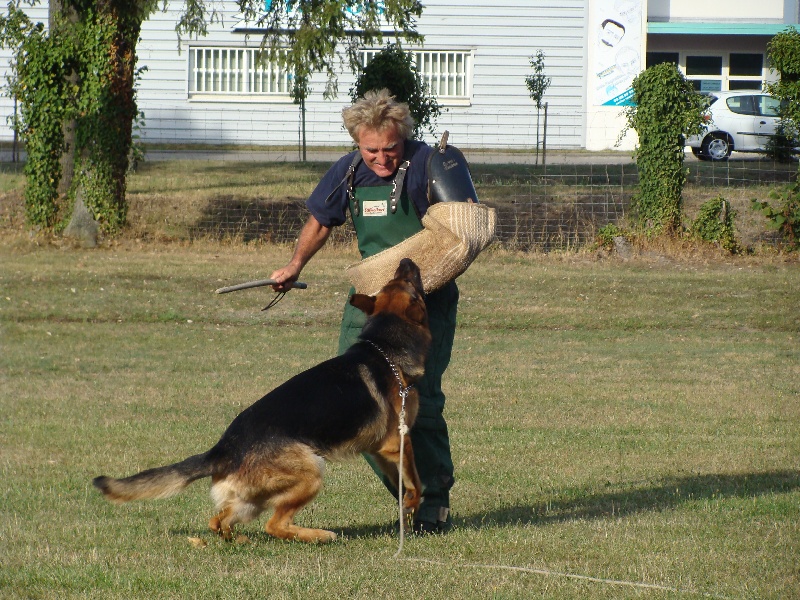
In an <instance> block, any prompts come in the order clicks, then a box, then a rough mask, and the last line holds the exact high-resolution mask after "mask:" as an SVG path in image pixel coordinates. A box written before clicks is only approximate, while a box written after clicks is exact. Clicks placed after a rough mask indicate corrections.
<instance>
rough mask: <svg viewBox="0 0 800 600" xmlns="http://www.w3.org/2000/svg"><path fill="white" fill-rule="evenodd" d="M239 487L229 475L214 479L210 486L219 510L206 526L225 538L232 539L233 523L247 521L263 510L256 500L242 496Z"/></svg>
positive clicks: (238, 483)
mask: <svg viewBox="0 0 800 600" xmlns="http://www.w3.org/2000/svg"><path fill="white" fill-rule="evenodd" d="M241 488H242V486H241V482H239V481H237V480H236V479H235V478H231V477H228V478H221V479H219V480H215V481H213V483H212V486H211V496H212V497H213V498H214V500H215V502H216V505H217V510H219V512H218V513H217V514H216V515H214V516H213V517H211V520H210V521H209V522H208V527H209V528H210V529H211V531H213V532H215V533H218V534H219V535H220V536H221V537H222V538H223V539H225V540H231V539H233V527H234V525H236V524H237V523H249V522H250V521H252V520H253V519H255V518H256V517H258V515H259V514H261V512H262V510H263V506H261V505H260V504H259V503H258V502H253V501H251V500H249V499H246V498H242V497H241V492H242V489H241Z"/></svg>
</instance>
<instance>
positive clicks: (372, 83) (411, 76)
mask: <svg viewBox="0 0 800 600" xmlns="http://www.w3.org/2000/svg"><path fill="white" fill-rule="evenodd" d="M383 88H386V89H388V90H389V91H390V92H391V93H392V95H393V96H394V97H395V99H396V100H397V101H398V102H405V103H406V104H408V108H409V110H410V111H411V116H412V117H414V123H415V127H414V137H415V138H420V137H421V136H422V134H423V132H424V131H428V132H429V133H431V134H433V135H436V119H438V118H439V116H440V115H441V114H442V109H441V107H440V106H439V103H438V102H437V101H436V98H435V97H434V96H433V94H432V93H431V90H430V87H429V86H428V84H427V83H425V82H424V81H423V80H422V77H420V75H419V73H417V68H416V65H415V63H414V57H413V56H412V55H411V54H410V53H408V52H406V51H405V50H403V48H402V47H401V46H399V45H398V44H389V45H387V46H386V47H385V48H384V49H383V50H381V51H380V52H378V53H377V54H376V55H375V56H374V57H373V59H372V60H371V61H370V62H369V64H368V65H367V66H366V67H364V70H363V71H362V72H361V73H360V74H359V75H358V78H357V79H356V84H355V86H354V87H352V88H350V97H351V99H352V100H353V102H355V101H356V100H357V99H358V98H361V97H362V96H363V95H364V94H365V93H367V92H369V91H370V90H381V89H383Z"/></svg>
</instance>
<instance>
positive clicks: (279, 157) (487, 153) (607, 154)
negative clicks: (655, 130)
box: [0, 148, 763, 165]
mask: <svg viewBox="0 0 800 600" xmlns="http://www.w3.org/2000/svg"><path fill="white" fill-rule="evenodd" d="M461 151H462V152H463V153H464V155H465V156H466V157H467V160H468V161H469V162H470V163H475V164H521V165H541V164H544V163H546V164H548V165H568V164H582V165H587V164H588V165H620V164H633V163H634V162H635V160H634V158H633V151H632V150H625V151H600V152H590V151H588V150H548V151H547V153H546V154H544V153H542V152H539V155H538V156H537V155H536V153H535V152H533V151H531V152H523V151H513V152H509V151H503V150H487V149H470V148H461ZM346 152H347V149H344V148H332V149H320V148H313V149H309V150H307V151H306V160H308V161H314V162H330V163H332V162H334V161H336V160H337V159H339V158H340V157H341V156H342V155H343V154H345V153H346ZM176 159H178V160H209V161H220V160H221V161H231V162H298V161H300V160H301V155H300V151H299V150H298V149H297V148H290V149H286V148H283V149H278V150H269V149H259V150H237V149H230V148H225V149H219V150H215V149H210V148H203V149H202V150H188V149H181V150H173V149H163V150H162V149H157V150H148V151H147V152H146V153H145V160H146V161H154V162H155V161H162V160H176ZM760 159H763V156H761V155H760V154H739V153H736V154H734V155H733V157H731V160H730V161H729V162H749V161H756V160H760ZM12 160H13V157H12V153H11V150H10V149H5V148H4V149H0V162H2V163H9V162H12ZM20 160H21V161H24V160H25V153H24V152H21V153H20ZM686 160H687V162H697V159H696V158H695V157H694V156H693V155H692V153H691V152H687V153H686Z"/></svg>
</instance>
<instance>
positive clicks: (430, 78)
mask: <svg viewBox="0 0 800 600" xmlns="http://www.w3.org/2000/svg"><path fill="white" fill-rule="evenodd" d="M379 52H380V49H368V50H362V51H361V64H362V66H366V65H367V64H368V63H369V61H370V60H372V58H373V57H374V56H375V55H376V54H378V53H379ZM409 53H411V54H413V55H414V62H415V64H416V68H417V73H419V75H420V77H421V78H422V80H423V81H424V82H425V83H427V84H428V86H429V87H430V90H431V93H432V94H433V96H434V97H435V98H436V100H437V102H439V103H440V104H441V105H442V106H469V105H470V104H471V102H472V69H473V64H474V60H473V58H474V57H473V50H471V49H470V50H455V49H447V50H445V49H425V50H409Z"/></svg>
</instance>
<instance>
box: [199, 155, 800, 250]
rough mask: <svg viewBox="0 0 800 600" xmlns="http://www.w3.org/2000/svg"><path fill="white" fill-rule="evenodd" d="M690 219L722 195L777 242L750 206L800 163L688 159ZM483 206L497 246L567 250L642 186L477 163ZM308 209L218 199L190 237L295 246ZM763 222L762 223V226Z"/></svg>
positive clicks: (615, 217)
mask: <svg viewBox="0 0 800 600" xmlns="http://www.w3.org/2000/svg"><path fill="white" fill-rule="evenodd" d="M687 170H688V181H687V185H686V187H685V188H684V208H685V211H686V213H687V218H691V217H692V215H693V214H694V213H696V211H697V209H698V208H699V206H700V205H701V204H702V203H703V202H704V201H706V200H709V199H711V198H715V197H718V196H723V197H725V198H726V199H728V200H729V202H730V203H731V206H733V208H734V209H735V210H736V211H737V212H738V214H739V215H740V221H741V226H740V230H741V233H742V234H743V235H744V236H745V237H746V239H745V240H744V241H745V243H751V242H756V241H759V242H767V243H772V242H774V241H775V236H774V235H773V234H771V233H770V232H767V231H766V229H765V225H766V224H765V223H763V222H761V221H759V220H758V218H757V216H756V215H751V213H752V211H751V210H750V206H749V205H750V201H751V200H752V199H754V198H756V199H762V200H763V199H767V198H768V195H769V192H770V191H771V190H774V189H776V188H778V187H780V186H782V185H785V184H786V183H788V182H790V181H793V180H794V179H795V177H796V174H797V166H796V165H794V164H781V163H774V162H771V161H764V160H754V159H744V160H738V161H735V160H731V161H727V162H724V163H704V162H700V161H696V160H687ZM473 178H474V180H475V187H476V190H477V191H478V195H479V198H480V201H481V202H483V203H485V204H487V205H489V206H492V207H493V208H495V209H496V210H497V217H498V227H497V236H498V241H499V242H500V243H501V244H502V245H504V246H505V247H508V248H513V249H520V250H537V251H544V252H547V251H552V250H567V249H572V248H576V247H580V246H582V245H585V244H587V243H591V242H592V241H593V240H594V239H596V237H597V233H598V230H599V229H600V228H601V227H603V226H605V225H607V224H610V223H613V224H617V225H620V224H624V222H625V219H626V217H627V216H628V215H629V214H630V212H631V206H632V202H633V201H634V196H635V194H636V193H637V191H638V186H639V171H638V169H637V167H636V164H634V163H625V164H610V165H601V164H572V163H569V164H568V163H557V164H550V165H473ZM307 214H308V213H307V211H306V209H305V206H304V200H303V199H302V198H290V199H268V198H256V199H241V198H235V197H232V196H219V197H216V198H214V199H213V200H212V201H211V202H210V203H209V204H208V206H207V207H206V208H205V209H204V211H203V215H202V217H201V218H199V219H198V220H196V222H195V223H193V224H192V226H191V227H190V234H191V236H192V237H208V236H211V237H215V238H233V237H236V238H241V239H243V240H245V241H250V240H254V239H259V240H264V241H273V242H289V243H291V242H293V241H294V240H295V239H296V238H297V235H298V234H299V231H300V229H301V228H302V225H303V223H304V222H305V219H306V218H307ZM762 221H763V220H762ZM353 240H354V232H353V229H352V226H351V224H350V223H349V221H348V223H346V224H345V225H344V226H342V227H338V228H336V229H335V230H334V232H333V234H332V238H331V241H332V242H334V243H351V242H352V241H353Z"/></svg>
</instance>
